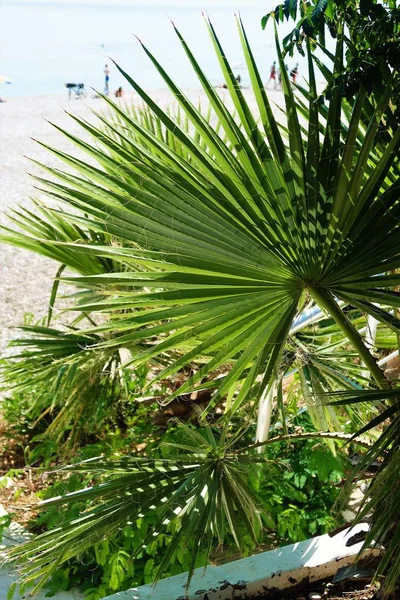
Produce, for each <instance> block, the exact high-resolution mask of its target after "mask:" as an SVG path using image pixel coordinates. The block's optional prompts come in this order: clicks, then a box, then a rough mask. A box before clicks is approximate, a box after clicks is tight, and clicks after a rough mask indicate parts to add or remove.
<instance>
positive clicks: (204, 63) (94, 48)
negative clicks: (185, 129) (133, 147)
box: [0, 0, 305, 97]
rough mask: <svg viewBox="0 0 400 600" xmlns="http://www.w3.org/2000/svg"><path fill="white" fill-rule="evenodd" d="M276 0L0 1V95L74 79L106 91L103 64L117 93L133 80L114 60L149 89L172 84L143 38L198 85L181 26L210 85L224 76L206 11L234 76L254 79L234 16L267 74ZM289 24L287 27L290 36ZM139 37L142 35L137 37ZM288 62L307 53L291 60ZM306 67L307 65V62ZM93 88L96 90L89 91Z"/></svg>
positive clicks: (40, 90)
mask: <svg viewBox="0 0 400 600" xmlns="http://www.w3.org/2000/svg"><path fill="white" fill-rule="evenodd" d="M276 3H277V0H236V1H235V2H232V1H230V0H143V1H141V2H139V1H138V0H67V1H65V0H0V75H3V76H5V77H8V78H10V79H11V80H12V84H11V85H7V84H2V85H1V86H0V96H3V97H7V96H31V95H47V94H60V93H64V92H65V84H66V83H68V82H74V83H84V84H85V87H86V88H87V89H89V88H90V87H93V88H95V89H96V90H100V91H103V88H104V68H105V65H106V64H108V68H109V70H110V91H111V92H114V91H115V90H116V89H117V88H118V87H119V86H122V87H123V89H124V90H129V87H130V86H129V84H128V83H127V82H126V81H125V80H124V78H123V77H122V75H121V74H120V73H119V72H118V69H117V67H116V66H115V65H114V64H113V62H112V60H114V61H115V62H116V63H118V65H120V66H121V68H122V69H124V70H125V71H127V72H128V73H129V74H130V75H131V76H132V77H133V78H134V79H135V80H136V81H137V82H138V83H139V84H140V85H141V86H143V87H144V88H146V89H157V88H164V87H166V86H165V83H164V82H163V80H162V79H161V77H160V76H159V74H158V73H157V71H156V69H155V68H154V66H153V65H152V64H151V61H150V60H149V58H148V57H147V56H146V54H145V52H144V51H143V48H142V47H141V44H140V42H139V40H138V39H137V38H139V39H140V40H141V41H142V42H143V43H144V44H145V45H146V47H147V48H148V49H149V50H150V51H151V52H152V53H153V54H154V55H155V57H156V58H157V59H158V60H159V61H160V63H161V65H162V67H163V68H164V69H165V70H166V71H167V72H168V73H169V74H170V75H171V76H172V77H173V79H174V81H175V82H176V83H177V84H178V85H179V86H180V87H182V88H184V89H188V88H199V87H200V86H199V82H198V79H197V77H196V75H195V73H194V71H193V69H192V68H191V66H190V64H189V61H188V59H187V57H186V56H185V53H184V51H183V50H182V47H181V45H180V42H179V40H178V39H177V36H176V34H175V33H174V30H173V27H172V25H171V21H173V22H174V24H175V25H176V27H177V28H178V29H179V30H180V32H181V33H182V35H183V36H184V38H185V40H186V41H187V43H188V44H189V46H190V48H191V49H192V51H193V53H194V54H195V56H196V58H197V60H198V62H199V63H200V65H201V68H202V69H203V70H204V71H205V72H206V73H207V76H208V77H209V79H210V81H211V83H212V84H213V85H218V84H219V83H221V82H222V80H223V78H222V74H221V70H220V68H219V65H218V61H217V59H216V56H215V52H214V50H213V47H212V42H211V40H210V36H209V33H208V31H207V28H206V25H205V22H204V18H203V16H202V11H204V12H206V13H207V14H208V15H209V17H210V18H211V20H212V23H213V25H214V27H215V29H216V31H217V34H218V37H219V38H220V41H221V43H222V45H223V48H224V52H225V54H226V56H227V57H228V59H229V61H230V63H231V66H232V68H233V70H234V72H235V74H239V73H240V75H241V78H242V82H243V84H244V85H246V84H248V83H249V81H248V76H247V72H246V69H245V64H244V58H243V54H242V51H241V46H240V41H239V37H238V33H237V27H236V21H235V17H234V14H235V13H237V12H240V14H241V17H242V19H243V22H244V25H245V28H246V32H247V35H248V38H249V40H250V42H251V46H252V49H253V52H254V55H255V57H256V60H257V62H258V64H259V68H260V71H261V73H262V77H263V79H264V80H267V79H268V74H269V69H270V66H271V64H272V62H273V61H274V60H276V52H275V43H274V38H273V30H272V26H271V27H268V29H267V31H263V30H262V28H261V18H262V16H263V15H264V14H265V13H267V12H268V11H270V10H271V9H272V8H273V7H274V5H275V4H276ZM290 26H293V24H292V23H291V24H290V25H285V26H283V27H280V33H281V34H282V36H283V35H285V34H286V33H287V32H288V31H289V28H290ZM135 36H137V37H135ZM288 62H289V68H291V67H292V63H293V66H294V64H295V63H296V62H300V73H301V72H302V69H303V71H305V65H304V63H303V61H302V60H301V58H299V57H294V58H289V59H288ZM302 65H304V67H302ZM89 93H93V92H91V91H90V92H89Z"/></svg>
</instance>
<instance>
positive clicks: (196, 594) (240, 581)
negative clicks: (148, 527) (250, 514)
mask: <svg viewBox="0 0 400 600" xmlns="http://www.w3.org/2000/svg"><path fill="white" fill-rule="evenodd" d="M367 530H368V525H367V524H364V523H361V524H359V525H357V526H355V527H354V528H353V529H352V530H351V531H349V529H346V530H344V531H342V532H340V533H338V534H336V535H335V536H334V537H330V536H329V535H328V534H325V535H321V536H318V537H315V538H311V539H309V540H306V541H304V542H298V543H296V544H290V545H289V546H283V547H281V548H277V549H276V550H270V551H269V552H263V553H261V554H257V555H254V556H251V557H249V558H243V559H241V560H236V561H234V562H231V563H228V564H225V565H221V566H219V567H208V568H207V569H206V570H204V569H196V571H195V572H194V575H193V579H192V581H191V584H190V586H189V589H188V590H187V591H185V587H186V578H187V577H186V574H185V573H183V574H182V575H176V576H174V577H168V578H167V579H162V580H161V581H160V582H159V583H158V584H157V585H156V587H152V586H151V585H144V586H141V587H138V588H132V589H130V590H127V591H126V592H118V593H117V594H113V595H112V596H108V597H107V598H106V599H105V600H233V599H239V598H242V599H245V598H248V597H251V596H255V597H257V596H261V595H265V594H266V593H267V591H268V590H273V589H275V590H276V589H280V590H283V589H286V588H289V587H291V586H295V585H296V584H297V583H300V582H301V581H303V580H304V579H307V580H308V581H310V582H312V581H319V580H320V579H322V578H327V577H331V576H333V575H334V574H335V573H336V571H337V570H338V569H339V568H340V567H346V566H348V565H350V564H352V563H353V562H354V561H355V558H356V556H357V554H358V553H359V551H360V550H361V547H362V542H359V543H357V544H353V545H350V546H346V543H347V542H349V541H351V538H352V537H353V536H354V535H355V534H356V533H359V532H360V531H367ZM379 553H380V550H379V549H371V550H369V551H368V552H367V553H366V554H365V555H364V556H367V555H368V556H371V555H378V554H379Z"/></svg>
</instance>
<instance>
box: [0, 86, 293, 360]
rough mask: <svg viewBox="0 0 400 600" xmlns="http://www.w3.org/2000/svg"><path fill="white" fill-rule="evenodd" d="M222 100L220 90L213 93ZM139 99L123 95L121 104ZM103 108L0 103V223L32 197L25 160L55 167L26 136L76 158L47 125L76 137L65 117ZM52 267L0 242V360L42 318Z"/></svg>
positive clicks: (84, 102) (45, 99)
mask: <svg viewBox="0 0 400 600" xmlns="http://www.w3.org/2000/svg"><path fill="white" fill-rule="evenodd" d="M219 91H220V93H221V94H222V95H223V96H224V97H227V92H226V91H225V90H219ZM244 93H245V95H246V96H247V97H248V101H249V104H250V105H252V106H254V107H255V102H254V98H253V96H252V94H251V92H250V90H244ZM187 94H188V96H189V97H190V98H191V99H192V100H193V101H194V102H195V103H196V104H197V103H198V101H199V100H200V101H201V102H202V103H205V98H204V95H203V94H202V92H201V91H199V90H190V91H188V92H187ZM151 95H152V97H153V98H154V99H156V100H157V101H158V103H159V104H161V105H162V106H166V105H168V104H171V103H172V97H171V95H170V94H169V92H168V91H166V90H155V91H153V92H152V93H151ZM270 98H271V100H273V101H275V102H276V103H278V104H281V103H282V99H283V96H282V94H281V93H280V92H277V91H275V90H272V91H271V92H270ZM125 100H127V101H129V100H132V101H134V102H135V101H139V99H138V97H135V96H127V97H125V98H124V101H125ZM92 108H94V109H95V110H97V111H102V110H105V103H104V102H103V100H101V99H98V98H90V97H89V98H86V99H80V100H77V99H74V98H72V99H71V101H70V102H69V101H68V98H67V96H66V95H63V96H33V97H29V98H28V97H14V98H9V99H7V101H6V102H4V103H1V104H0V131H1V143H0V224H1V225H2V226H7V225H10V222H9V221H8V219H7V216H6V214H5V213H6V212H7V211H10V210H11V209H12V208H16V207H17V206H18V205H19V206H22V207H29V206H30V204H31V200H30V198H31V197H37V193H36V191H35V190H34V188H33V183H32V180H31V178H30V177H29V175H28V173H27V172H28V171H34V169H33V168H32V165H31V164H30V162H29V160H28V158H27V157H32V158H34V159H35V160H37V161H40V162H45V163H46V164H47V165H51V166H56V165H57V159H56V158H55V157H54V156H52V155H51V154H50V153H49V152H47V151H46V150H45V149H43V148H42V147H41V146H39V145H38V144H37V143H35V142H34V141H33V140H32V138H34V139H37V140H40V141H42V142H44V143H46V144H49V145H50V146H54V147H57V148H60V149H62V150H65V151H68V152H70V153H73V154H75V155H76V153H77V149H76V148H75V147H74V146H73V145H72V144H71V143H69V142H68V141H67V140H66V139H65V138H64V137H63V136H62V135H61V134H60V133H59V132H58V131H56V130H55V129H54V128H53V127H52V126H51V125H50V124H49V123H48V121H50V122H54V123H56V124H57V125H59V126H61V127H63V128H65V129H68V131H70V132H71V133H76V134H78V133H79V134H80V135H82V134H81V130H80V128H79V126H78V125H77V124H76V123H75V122H74V121H73V120H72V119H71V118H70V117H69V116H68V115H67V114H66V112H65V110H68V111H70V112H74V113H76V114H77V115H80V116H82V117H84V118H86V119H93V115H92V113H91V109H92ZM57 269H58V265H57V264H56V263H54V262H53V261H51V260H49V259H46V258H44V257H41V256H38V255H36V254H33V253H30V252H28V251H25V250H22V249H19V248H14V247H12V246H7V245H4V244H1V246H0V356H1V355H4V354H5V353H8V351H7V350H6V347H7V344H8V342H9V341H10V340H11V339H13V338H15V337H17V336H18V335H19V332H18V330H17V329H15V328H16V327H18V326H19V325H21V324H23V321H24V315H26V314H28V313H31V314H32V315H33V317H34V319H35V320H37V319H40V318H41V317H43V316H44V315H46V314H47V310H48V302H49V295H50V290H51V285H52V278H53V277H54V275H55V273H56V271H57Z"/></svg>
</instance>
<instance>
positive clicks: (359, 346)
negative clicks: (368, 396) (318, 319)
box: [309, 287, 389, 390]
mask: <svg viewBox="0 0 400 600" xmlns="http://www.w3.org/2000/svg"><path fill="white" fill-rule="evenodd" d="M309 291H310V293H311V295H312V296H313V297H314V299H315V301H316V302H317V303H318V304H319V305H320V306H321V307H322V308H324V309H325V310H327V311H328V314H330V315H331V316H332V318H333V319H334V320H335V322H336V323H337V324H338V325H339V327H340V328H341V329H342V331H343V333H344V334H345V335H346V336H347V338H348V339H349V341H350V342H351V343H352V344H353V346H354V348H355V349H356V350H357V352H358V354H359V355H360V358H361V359H362V360H363V362H364V364H365V366H366V367H367V369H368V370H369V372H370V373H371V375H372V376H373V378H374V379H375V381H376V383H377V385H378V387H379V388H380V389H382V390H384V389H387V388H388V387H389V382H388V381H387V379H386V378H385V375H384V374H383V372H382V371H381V369H380V368H379V366H378V364H377V362H376V360H375V358H374V357H373V356H372V354H371V353H370V351H369V350H368V348H367V347H366V346H365V344H364V342H363V341H362V339H361V337H360V335H359V333H358V331H357V330H356V329H355V328H354V326H353V325H352V323H351V322H350V321H349V319H348V318H347V317H346V315H345V314H344V312H343V311H342V310H341V309H340V307H339V306H338V305H337V303H336V302H335V300H334V298H333V296H332V295H331V294H330V293H329V292H327V291H326V290H324V289H323V288H320V287H319V288H317V287H309Z"/></svg>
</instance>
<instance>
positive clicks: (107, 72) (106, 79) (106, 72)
mask: <svg viewBox="0 0 400 600" xmlns="http://www.w3.org/2000/svg"><path fill="white" fill-rule="evenodd" d="M109 81H110V70H109V68H108V65H106V66H105V68H104V93H105V95H106V96H108V93H109V86H108V82H109Z"/></svg>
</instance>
